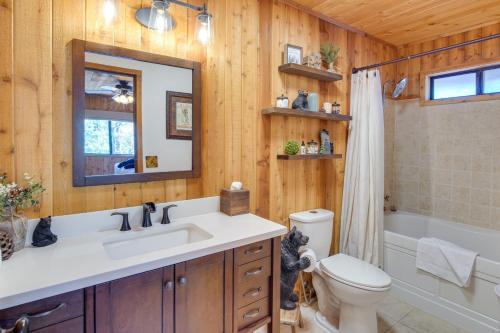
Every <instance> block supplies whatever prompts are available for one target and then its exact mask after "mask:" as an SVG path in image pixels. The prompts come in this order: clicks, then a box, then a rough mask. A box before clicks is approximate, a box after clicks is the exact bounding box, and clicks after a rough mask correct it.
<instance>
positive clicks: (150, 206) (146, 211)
mask: <svg viewBox="0 0 500 333" xmlns="http://www.w3.org/2000/svg"><path fill="white" fill-rule="evenodd" d="M154 212H156V205H155V204H154V202H146V203H145V204H144V205H142V227H143V228H149V227H152V226H153V224H152V223H151V213H154Z"/></svg>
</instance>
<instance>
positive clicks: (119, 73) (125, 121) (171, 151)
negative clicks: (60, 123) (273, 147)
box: [84, 52, 193, 176]
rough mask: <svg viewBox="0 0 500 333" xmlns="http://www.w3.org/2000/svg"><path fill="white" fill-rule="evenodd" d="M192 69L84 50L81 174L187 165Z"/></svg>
mask: <svg viewBox="0 0 500 333" xmlns="http://www.w3.org/2000/svg"><path fill="white" fill-rule="evenodd" d="M192 80H193V73H192V70H191V69H185V68H179V67H173V66H166V65H160V64H155V63H149V62H143V61H138V60H133V59H128V58H120V57H114V56H108V55H102V54H97V53H91V52H86V53H85V121H84V141H85V142H84V154H85V156H84V159H85V176H97V175H124V174H134V173H156V172H170V171H186V170H191V169H192V149H193V147H192V130H193V100H192V91H191V90H192Z"/></svg>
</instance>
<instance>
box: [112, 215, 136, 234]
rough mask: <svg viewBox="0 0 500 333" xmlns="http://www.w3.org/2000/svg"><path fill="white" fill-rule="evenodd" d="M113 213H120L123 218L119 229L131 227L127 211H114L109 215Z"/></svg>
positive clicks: (124, 229)
mask: <svg viewBox="0 0 500 333" xmlns="http://www.w3.org/2000/svg"><path fill="white" fill-rule="evenodd" d="M114 215H120V216H121V217H122V218H123V220H122V227H121V228H120V231H129V230H130V229H131V228H130V224H129V223H128V213H120V212H114V213H112V214H111V216H114Z"/></svg>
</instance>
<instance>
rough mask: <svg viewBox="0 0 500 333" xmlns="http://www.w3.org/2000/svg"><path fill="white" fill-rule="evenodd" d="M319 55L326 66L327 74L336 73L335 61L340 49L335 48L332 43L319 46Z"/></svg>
mask: <svg viewBox="0 0 500 333" xmlns="http://www.w3.org/2000/svg"><path fill="white" fill-rule="evenodd" d="M320 53H321V59H322V60H323V62H324V63H325V64H327V65H328V71H329V72H336V71H338V70H337V69H336V68H335V61H336V60H337V58H338V56H339V53H340V48H339V47H335V46H334V45H333V44H332V43H330V42H327V43H324V44H323V45H321V48H320Z"/></svg>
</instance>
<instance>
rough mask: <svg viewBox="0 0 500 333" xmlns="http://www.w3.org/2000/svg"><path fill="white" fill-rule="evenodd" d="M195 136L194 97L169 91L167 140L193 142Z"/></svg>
mask: <svg viewBox="0 0 500 333" xmlns="http://www.w3.org/2000/svg"><path fill="white" fill-rule="evenodd" d="M192 136H193V96H192V95H191V94H186V93H180V92H175V91H167V139H178V140H191V138H192Z"/></svg>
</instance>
